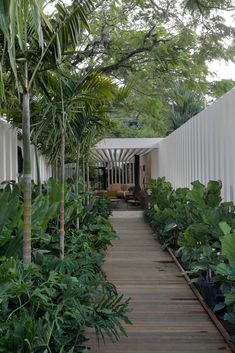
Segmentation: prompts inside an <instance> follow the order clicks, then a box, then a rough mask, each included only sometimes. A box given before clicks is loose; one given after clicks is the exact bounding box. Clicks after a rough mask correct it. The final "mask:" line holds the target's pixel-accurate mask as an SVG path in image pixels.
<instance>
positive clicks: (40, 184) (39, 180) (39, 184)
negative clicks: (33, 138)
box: [34, 144, 42, 194]
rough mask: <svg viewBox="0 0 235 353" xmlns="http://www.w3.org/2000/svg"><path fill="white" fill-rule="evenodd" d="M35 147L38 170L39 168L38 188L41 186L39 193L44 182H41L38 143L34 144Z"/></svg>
mask: <svg viewBox="0 0 235 353" xmlns="http://www.w3.org/2000/svg"><path fill="white" fill-rule="evenodd" d="M34 149H35V161H36V170H37V184H38V188H39V193H40V194H41V193H42V183H41V172H40V165H39V158H38V149H37V144H35V145H34Z"/></svg>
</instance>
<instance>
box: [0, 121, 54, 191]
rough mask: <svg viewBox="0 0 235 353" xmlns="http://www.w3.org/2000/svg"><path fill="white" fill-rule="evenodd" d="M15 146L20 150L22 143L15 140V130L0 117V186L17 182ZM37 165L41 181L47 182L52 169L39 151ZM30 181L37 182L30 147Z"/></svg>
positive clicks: (34, 163) (33, 155) (34, 162)
mask: <svg viewBox="0 0 235 353" xmlns="http://www.w3.org/2000/svg"><path fill="white" fill-rule="evenodd" d="M17 146H19V147H21V148H22V141H19V140H18V139H17V130H16V129H14V128H13V127H12V126H11V125H10V124H9V123H7V122H6V121H5V120H4V119H3V118H1V117H0V184H1V183H2V182H3V181H9V180H15V181H18V155H17ZM38 155H39V164H40V172H41V181H42V182H44V181H46V180H48V179H49V178H50V177H51V175H52V167H51V165H50V164H49V163H48V161H47V160H46V158H45V156H43V155H42V154H41V153H40V151H39V152H38ZM31 158H32V180H34V181H35V182H37V170H36V161H35V150H34V146H33V145H32V146H31Z"/></svg>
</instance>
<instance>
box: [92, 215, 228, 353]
mask: <svg viewBox="0 0 235 353" xmlns="http://www.w3.org/2000/svg"><path fill="white" fill-rule="evenodd" d="M120 215H121V216H122V217H123V218H120V217H119V218H116V217H114V218H113V219H112V224H113V226H114V228H115V229H116V231H117V233H118V236H119V237H120V238H119V239H118V240H116V241H115V242H114V246H113V247H112V248H111V249H110V250H109V252H108V256H107V260H106V264H105V270H106V272H107V274H108V278H109V280H110V281H112V282H113V283H114V284H115V285H116V286H117V288H118V289H119V290H120V291H121V292H122V293H124V294H125V296H126V297H131V298H132V300H131V307H132V308H133V311H132V312H131V313H130V318H131V320H132V322H133V325H132V326H128V327H127V328H126V330H127V333H128V337H122V338H121V340H120V341H119V342H117V343H115V344H113V343H111V342H109V341H108V339H107V342H106V343H105V344H103V343H101V344H100V347H98V346H97V343H96V340H95V335H94V333H92V334H91V335H90V336H91V353H212V352H213V353H215V352H230V349H229V348H228V347H227V345H226V343H225V342H224V340H223V338H222V337H221V335H220V333H219V332H218V331H217V329H216V328H215V326H214V325H213V323H212V322H211V321H210V319H209V317H208V316H207V314H206V313H205V312H204V310H203V308H202V307H201V305H200V304H199V302H198V301H197V299H196V298H195V296H194V294H193V293H192V291H191V290H190V288H189V287H188V285H187V283H186V281H185V280H184V278H182V276H181V275H180V272H179V270H178V268H177V267H176V265H175V264H174V262H173V261H172V259H171V257H170V255H169V254H168V253H167V252H164V251H162V249H161V247H160V245H159V243H158V242H157V241H156V240H155V239H154V237H153V235H152V231H151V229H150V228H149V227H148V225H147V224H146V223H145V222H144V220H143V218H142V217H141V216H140V217H138V218H136V217H135V212H133V213H132V214H131V212H126V213H125V214H124V213H123V214H122V213H120Z"/></svg>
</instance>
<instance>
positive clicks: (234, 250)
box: [221, 233, 235, 266]
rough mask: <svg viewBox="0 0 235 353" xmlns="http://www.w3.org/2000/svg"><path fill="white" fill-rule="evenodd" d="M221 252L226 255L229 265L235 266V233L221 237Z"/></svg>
mask: <svg viewBox="0 0 235 353" xmlns="http://www.w3.org/2000/svg"><path fill="white" fill-rule="evenodd" d="M221 243H222V254H223V255H224V256H226V258H227V259H228V262H229V264H230V266H235V233H231V234H226V235H225V236H224V237H222V238H221Z"/></svg>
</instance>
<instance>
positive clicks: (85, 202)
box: [82, 156, 87, 205]
mask: <svg viewBox="0 0 235 353" xmlns="http://www.w3.org/2000/svg"><path fill="white" fill-rule="evenodd" d="M82 188H83V193H84V198H83V205H86V204H87V198H86V197H85V192H86V168H85V160H84V156H83V159H82Z"/></svg>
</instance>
